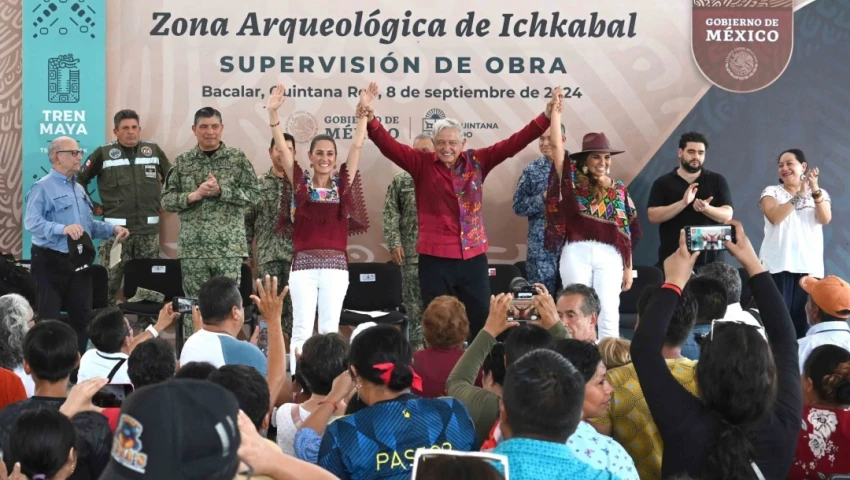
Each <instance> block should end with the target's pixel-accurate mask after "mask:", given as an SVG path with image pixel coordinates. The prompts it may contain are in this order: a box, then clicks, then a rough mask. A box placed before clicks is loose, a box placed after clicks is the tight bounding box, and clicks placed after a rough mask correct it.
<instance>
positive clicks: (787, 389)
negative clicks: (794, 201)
mask: <svg viewBox="0 0 850 480" xmlns="http://www.w3.org/2000/svg"><path fill="white" fill-rule="evenodd" d="M729 223H730V224H731V225H734V227H735V237H736V238H735V243H732V242H726V243H725V245H726V248H727V249H728V250H729V253H731V254H732V255H733V256H734V257H735V259H736V260H738V261H739V262H741V265H743V266H744V268H746V269H747V273H748V274H749V276H750V282H749V283H750V291H752V292H753V298H755V300H756V302H757V303H758V305H759V309H760V312H759V313H760V314H761V318H762V321H763V322H764V332H765V334H766V335H767V340H768V342H770V348H771V350H772V351H773V359H774V362H776V380H777V382H776V384H777V393H776V403H777V408H782V409H783V412H784V413H785V415H784V416H783V417H784V419H785V420H786V421H792V420H793V421H799V419H800V416H801V415H802V408H803V400H802V391H801V390H800V371H799V359H798V353H799V352H798V349H799V345H798V344H797V334H796V332H795V330H794V324H793V322H792V321H791V315H790V314H789V313H788V307H787V306H786V305H785V302H784V301H783V300H782V295H781V294H780V293H779V290H778V289H777V288H776V284H775V283H773V279H772V278H771V276H770V273H768V272H767V271H765V269H764V266H763V265H762V264H761V261H759V258H758V255H756V252H755V250H753V246H752V244H751V243H750V240H749V238H747V234H746V233H745V232H744V227H743V226H742V225H741V222H738V221H737V220H730V221H729Z"/></svg>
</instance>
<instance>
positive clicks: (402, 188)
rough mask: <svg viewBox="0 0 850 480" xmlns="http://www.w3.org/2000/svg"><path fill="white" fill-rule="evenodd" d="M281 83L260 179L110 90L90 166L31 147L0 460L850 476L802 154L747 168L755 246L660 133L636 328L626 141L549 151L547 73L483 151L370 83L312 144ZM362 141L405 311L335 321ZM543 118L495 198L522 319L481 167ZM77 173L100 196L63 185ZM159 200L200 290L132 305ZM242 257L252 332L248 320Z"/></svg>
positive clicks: (37, 472) (1, 325)
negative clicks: (404, 317)
mask: <svg viewBox="0 0 850 480" xmlns="http://www.w3.org/2000/svg"><path fill="white" fill-rule="evenodd" d="M284 91H285V88H284V87H283V85H278V86H277V87H276V88H275V89H274V90H273V91H272V93H271V95H269V98H268V104H267V112H266V115H268V118H269V127H270V129H271V136H272V140H271V144H270V147H269V156H270V158H271V160H272V167H271V168H270V170H269V171H268V172H266V173H264V174H263V175H261V176H260V177H257V176H256V175H255V173H254V170H253V168H252V167H251V164H250V162H249V161H248V160H247V158H246V156H245V155H244V153H242V151H241V150H239V149H238V148H235V147H230V146H226V145H225V144H224V143H223V142H222V141H221V137H222V132H223V128H224V125H223V122H222V116H221V113H220V112H218V111H216V110H214V109H212V108H204V109H201V110H199V111H198V112H197V113H196V115H195V119H194V125H193V127H192V130H193V132H194V133H195V135H196V137H197V139H198V144H197V146H196V147H194V148H193V149H192V150H190V151H189V152H185V153H183V154H181V155H179V156H177V157H176V160H175V162H174V165H173V167H172V166H171V163H170V162H169V160H168V159H167V158H166V155H165V153H164V152H163V151H162V149H161V148H159V146H157V145H156V144H155V143H152V142H144V141H141V140H140V135H141V129H140V127H139V117H138V115H136V114H135V112H132V111H121V112H119V113H118V114H116V116H115V130H114V133H115V135H116V142H113V143H111V144H108V145H105V146H103V147H100V148H99V149H97V150H95V151H94V152H93V153H92V154H91V155H90V156H89V158H88V159H86V161H85V162H84V163H81V161H80V160H81V159H80V154H81V151H80V149H79V146H78V145H77V144H76V142H75V141H74V140H73V139H70V138H67V137H60V138H57V139H56V140H54V141H53V142H52V143H51V145H50V148H49V156H50V161H51V165H52V168H51V170H50V173H49V174H48V175H46V176H45V177H44V178H43V179H41V180H39V181H38V182H36V184H35V185H34V187H33V188H32V190H31V191H30V192H29V193H28V195H27V213H26V218H25V225H26V228H27V229H28V230H29V231H30V233H31V234H32V238H33V250H32V252H31V253H32V275H33V277H34V278H35V281H36V284H37V290H38V291H37V295H35V296H34V297H37V299H38V300H37V301H36V302H33V303H30V301H28V300H26V298H25V297H24V296H21V295H17V294H8V295H3V296H0V383H2V388H0V452H2V460H3V461H2V462H0V479H3V478H11V479H15V480H20V479H24V478H26V479H28V480H64V479H75V480H76V479H97V478H102V479H138V478H157V479H160V478H169V479H171V478H173V479H212V480H215V479H227V480H230V479H247V478H273V479H288V478H310V479H313V478H316V479H322V478H351V479H370V478H393V479H395V478H398V479H404V478H412V477H413V475H414V472H416V473H415V478H423V479H436V478H459V479H462V478H488V479H489V478H493V479H496V478H510V477H513V478H517V479H548V478H552V479H561V478H564V479H567V478H570V479H618V480H632V479H661V478H664V479H668V478H672V479H701V480H714V479H742V480H744V479H747V480H749V479H784V478H792V479H808V478H830V476H831V475H837V474H850V461H848V460H847V458H848V457H847V456H846V455H844V454H843V453H842V452H843V451H844V449H845V448H850V413H848V412H850V327H848V322H847V319H848V318H850V285H849V284H847V283H846V282H845V281H843V280H842V279H840V278H838V277H835V276H828V277H824V274H825V272H824V265H823V263H824V262H823V233H822V228H823V225H826V224H828V223H829V221H830V220H831V211H830V198H829V195H828V193H827V192H826V191H825V190H822V189H820V188H819V186H818V174H819V172H818V169H817V168H810V167H809V164H808V162H807V160H806V158H805V155H804V154H803V152H802V151H800V150H788V151H785V152H782V153H781V154H780V156H779V158H778V160H777V168H778V173H779V177H780V183H779V185H776V186H770V187H767V188H766V189H765V190H764V192H763V193H762V196H761V199H760V207H761V209H762V211H763V213H764V218H765V229H764V236H765V239H764V242H763V245H762V249H761V252H760V253H757V252H756V251H755V250H754V248H753V246H752V244H751V243H750V240H749V237H748V233H747V232H745V231H744V229H743V227H742V226H741V224H740V223H739V222H737V221H735V220H733V213H734V211H733V207H732V199H731V197H732V195H731V193H730V191H729V187H728V185H727V183H726V180H725V179H724V177H723V176H722V175H721V174H719V173H715V172H711V171H708V170H706V169H705V168H704V162H705V155H706V151H707V150H708V140H707V139H706V138H705V137H704V136H702V135H700V134H698V133H694V132H689V133H685V134H683V135H682V137H681V139H680V142H679V149H678V165H677V166H676V168H674V169H673V170H672V171H671V172H669V173H667V174H665V175H663V176H662V177H660V178H659V179H657V180H656V181H655V183H654V184H653V186H652V191H651V193H650V199H649V210H648V217H649V218H648V220H649V222H650V223H653V224H658V225H659V232H660V239H661V241H660V247H659V252H658V255H659V258H658V263H657V268H659V269H661V270H662V271H663V275H664V283H661V284H650V285H643V286H642V290H641V292H639V298H638V301H637V311H638V315H637V322H636V325H635V327H634V335H633V338H632V339H631V340H628V339H626V338H624V336H623V334H624V333H625V332H622V331H621V326H620V319H619V309H620V308H619V302H620V294H621V292H623V291H627V290H629V289H631V288H633V286H634V278H635V275H634V271H635V264H634V263H633V251H634V248H635V245H636V244H637V242H638V241H639V240H640V237H641V228H642V227H641V220H640V219H639V218H638V213H637V209H636V207H635V204H634V201H633V200H632V197H631V196H630V194H629V191H628V188H627V186H626V185H625V184H624V183H623V182H622V181H619V180H616V179H613V178H611V176H610V167H611V162H612V159H613V158H614V157H615V156H616V155H617V154H620V153H623V152H622V150H619V149H616V148H614V147H613V146H612V145H610V143H609V141H608V139H607V137H606V135H605V134H604V133H601V132H595V133H588V134H586V135H584V136H583V139H582V149H581V151H579V152H575V153H570V152H567V151H565V149H564V143H565V141H566V132H565V130H564V128H563V126H562V123H561V115H562V105H561V100H562V96H561V92H560V89H559V88H555V89H554V90H553V95H552V98H551V100H549V101H548V102H547V104H546V106H545V110H544V112H543V113H541V114H540V115H539V116H537V117H536V118H535V119H534V120H532V121H531V122H530V123H529V124H528V125H526V126H525V127H524V128H522V129H521V130H520V131H519V132H517V133H515V134H514V135H513V136H511V137H510V138H508V139H507V140H505V141H503V142H499V143H497V144H495V145H493V146H490V147H486V148H478V149H475V148H466V139H465V136H464V135H463V127H462V123H460V122H458V121H456V120H452V119H444V120H440V121H438V122H436V125H435V127H434V132H433V136H428V135H420V136H418V137H417V138H416V139H415V141H414V143H413V146H412V147H411V146H407V145H404V144H402V143H399V142H397V141H396V140H395V139H393V138H392V136H391V135H389V133H387V131H386V130H385V129H384V127H383V126H382V125H381V123H380V121H379V120H378V119H377V118H376V116H375V115H376V108H377V103H376V101H377V100H378V98H379V97H380V95H379V89H378V86H377V85H376V84H374V83H373V84H370V85H369V86H367V87H366V88H364V89H363V90H362V93H361V95H360V99H359V102H358V104H357V107H356V110H355V115H356V117H357V124H356V127H355V129H354V135H353V139H352V143H351V147H350V149H349V151H348V153H347V157H346V161H345V162H344V163H341V162H338V153H337V146H336V143H335V141H334V139H333V138H332V137H330V136H326V135H318V136H316V137H314V138H313V139H311V142H310V146H309V150H308V158H309V163H310V166H309V168H306V169H305V168H303V167H302V166H301V165H300V164H299V163H298V161H296V153H297V152H296V145H295V142H294V139H293V138H292V137H291V136H290V135H289V134H287V133H285V132H284V131H283V128H282V127H281V120H280V118H281V117H280V114H279V113H278V112H279V110H280V109H281V108H283V106H284V105H285V104H286V99H285V97H284ZM367 138H368V139H369V140H371V141H372V142H373V143H374V144H375V145H376V146H377V147H378V149H379V150H380V152H381V154H382V155H383V156H384V157H386V158H387V159H389V160H390V161H392V162H393V163H395V164H396V165H398V166H399V167H401V168H402V169H403V170H404V173H402V174H400V175H398V176H396V177H395V178H394V179H393V182H392V184H391V185H390V186H389V188H388V191H387V196H386V201H385V208H384V218H383V231H384V234H385V237H386V239H387V247H388V249H389V250H390V254H391V257H392V260H393V262H394V263H395V264H397V265H398V266H399V267H400V268H401V270H402V273H403V275H402V278H403V283H404V286H403V291H404V302H405V305H406V307H407V308H406V310H407V313H408V316H409V322H410V329H409V335H408V336H405V335H404V334H403V333H402V331H401V330H400V329H399V328H397V327H396V326H392V325H380V324H378V325H376V324H374V323H368V324H363V325H361V326H359V327H358V328H357V329H355V330H354V331H353V332H351V333H350V334H347V333H346V332H344V331H343V332H341V331H340V329H339V322H340V318H339V317H340V313H341V310H342V305H343V301H344V299H345V295H346V292H347V287H348V257H347V253H346V251H347V245H348V237H349V236H350V235H354V234H358V233H363V232H365V231H366V230H367V229H368V228H369V219H368V218H367V216H366V210H365V203H364V200H363V191H362V185H361V181H360V174H359V173H358V163H359V160H360V155H361V151H362V148H363V145H364V143H365V141H366V139H367ZM535 139H537V140H538V142H539V147H540V152H541V154H542V156H541V157H540V158H538V159H536V160H534V161H532V162H531V163H529V164H528V166H527V167H526V169H525V170H524V171H523V173H522V176H521V177H520V179H519V182H518V185H517V189H516V193H515V195H514V202H513V208H514V211H515V212H516V213H517V214H518V215H522V216H527V217H528V225H529V229H528V260H527V272H528V277H529V278H528V280H529V281H530V282H532V283H533V285H534V291H535V293H534V295H533V296H532V297H531V303H532V305H533V307H534V310H535V312H536V314H537V316H536V320H534V321H522V322H518V321H512V320H510V318H512V317H513V316H512V315H511V314H510V312H511V309H512V302H513V300H514V298H513V296H512V294H511V293H498V294H497V295H491V292H490V284H489V278H488V270H487V263H488V262H487V258H486V251H487V248H488V240H487V234H486V231H485V229H484V223H483V215H482V209H481V206H482V198H483V197H482V188H483V187H482V185H483V183H484V180H485V179H486V176H487V175H488V174H489V172H490V171H492V169H493V168H495V167H497V166H498V165H499V164H500V163H501V162H503V161H505V160H507V159H508V158H511V157H513V156H514V155H516V154H517V153H519V152H520V151H521V150H522V149H524V148H525V147H526V146H527V145H528V144H530V143H531V142H533V141H534V140H535ZM95 177H96V178H97V182H98V187H99V190H100V192H101V200H102V205H101V204H96V203H95V202H93V201H92V200H91V198H90V197H89V196H88V194H87V192H86V189H85V186H86V185H87V184H88V183H89V182H91V181H92V180H93V179H94V178H95ZM154 192H155V193H156V194H154ZM133 198H135V199H138V201H130V200H131V199H133ZM789 205H790V206H789ZM161 209H163V210H167V211H173V212H177V213H178V214H179V218H180V223H181V228H180V235H179V241H178V257H179V259H180V263H181V268H182V271H183V288H184V291H185V293H186V294H187V296H190V297H193V298H196V300H197V305H196V306H194V307H193V308H192V311H191V314H189V315H185V316H183V321H182V324H181V321H180V320H178V319H181V314H180V313H179V312H176V311H175V310H174V307H173V305H172V303H171V302H165V303H164V304H163V305H162V308H161V310H160V312H159V315H158V317H157V318H156V319H155V321H153V322H150V325H142V321H141V320H139V321H137V322H135V321H134V322H130V321H129V320H128V318H126V317H125V315H124V313H123V311H122V310H121V309H120V308H119V307H118V306H116V305H115V303H116V302H118V301H120V300H121V298H119V297H118V292H120V284H121V281H122V275H123V265H124V264H125V263H127V262H128V261H130V260H132V259H136V258H150V257H156V256H159V249H158V244H159V239H158V237H157V235H156V232H157V228H156V227H155V226H156V225H158V222H159V213H160V210H161ZM100 215H103V220H97V219H96V218H95V217H96V216H100ZM724 224H725V225H731V228H732V229H733V230H734V235H732V236H731V237H730V238H728V239H726V240H725V241H721V244H722V247H723V248H722V249H710V250H705V251H692V250H693V249H692V248H690V247H691V245H690V244H689V243H688V241H687V239H686V237H687V233H686V229H687V228H688V227H700V226H702V227H706V226H708V227H710V226H715V225H724ZM92 238H103V239H109V240H108V241H105V242H103V243H102V244H101V247H100V248H101V249H100V252H99V253H100V255H99V261H100V262H101V263H103V264H104V265H105V266H107V267H108V268H109V287H108V289H109V291H108V295H109V299H110V301H111V302H112V303H113V305H111V306H109V307H107V308H103V309H100V310H98V311H96V312H92V311H91V310H92V306H91V296H92V295H91V294H92V283H91V274H90V271H91V269H90V268H89V267H90V265H91V264H92V263H93V262H94V257H95V256H94V247H93V245H92V242H91V239H92ZM814 244H818V245H817V248H815V246H814ZM116 245H120V252H119V251H118V250H119V247H117V246H116ZM803 246H806V248H801V247H803ZM727 252H728V253H729V254H731V255H732V256H733V257H734V258H735V259H736V260H737V261H738V262H739V263H740V264H741V265H742V266H743V269H744V270H745V271H746V276H745V278H746V279H747V280H742V276H741V275H740V274H739V271H738V269H737V268H735V267H734V266H732V265H731V264H729V263H728V260H729V259H728V258H726V253H727ZM110 255H112V256H114V255H120V257H121V258H120V260H117V259H115V258H113V259H112V260H110V258H109V256H110ZM36 257H38V258H36ZM246 261H247V262H249V263H250V264H251V266H252V267H253V270H254V271H255V273H257V274H258V275H257V279H256V282H255V285H254V287H255V294H254V295H253V296H252V297H251V299H252V301H253V303H254V305H253V307H249V308H253V309H255V310H256V311H257V312H258V314H259V316H260V317H262V319H263V320H264V321H265V324H266V325H267V329H266V331H265V332H264V340H265V345H264V346H265V349H264V350H261V349H260V348H259V347H258V346H257V344H258V335H257V334H256V332H251V331H246V323H247V318H248V316H249V314H248V313H247V311H246V307H245V306H243V299H242V295H241V293H240V290H239V281H240V278H239V277H240V271H241V267H242V263H243V262H246ZM743 281H746V282H747V284H748V286H749V289H748V290H749V292H751V294H752V302H749V303H748V304H742V290H743V285H742V282H743ZM154 293H155V292H154ZM61 308H64V309H65V311H66V312H67V314H68V320H67V322H66V321H60V320H58V318H59V316H58V313H59V310H60V309H61ZM134 320H135V319H134ZM145 327H146V328H145ZM171 329H183V330H184V331H185V333H186V334H187V335H188V337H187V339H186V341H185V344H184V345H182V349H179V350H175V347H174V346H172V344H171V343H170V342H169V341H167V340H166V339H164V338H159V337H160V334H162V333H163V332H165V331H167V330H171ZM178 351H179V354H178Z"/></svg>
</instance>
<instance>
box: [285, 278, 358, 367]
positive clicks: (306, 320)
mask: <svg viewBox="0 0 850 480" xmlns="http://www.w3.org/2000/svg"><path fill="white" fill-rule="evenodd" d="M347 291H348V271H347V270H334V269H316V270H294V271H292V272H291V273H290V274H289V295H291V296H292V339H290V342H289V352H290V364H289V365H290V367H289V370H290V371H291V372H292V373H295V349H296V348H298V349H300V348H301V347H303V346H304V342H306V341H307V340H308V339H309V338H310V337H311V336H312V335H313V325H314V324H315V321H316V306H317V305H318V307H319V333H320V334H325V333H334V332H338V331H339V315H340V313H341V312H342V302H343V300H345V293H346V292H347Z"/></svg>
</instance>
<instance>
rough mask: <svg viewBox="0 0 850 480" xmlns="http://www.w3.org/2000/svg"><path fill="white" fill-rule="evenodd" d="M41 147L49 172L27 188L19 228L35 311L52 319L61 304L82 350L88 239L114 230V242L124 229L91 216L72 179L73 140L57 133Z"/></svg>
mask: <svg viewBox="0 0 850 480" xmlns="http://www.w3.org/2000/svg"><path fill="white" fill-rule="evenodd" d="M47 153H48V155H49V157H50V164H51V168H50V172H48V174H47V175H45V176H44V177H42V178H41V179H40V180H39V181H37V182H35V184H34V185H33V186H32V189H31V190H30V191H29V193H28V194H27V200H26V202H27V213H26V215H25V216H24V228H26V229H27V231H28V232H30V234H31V235H32V274H33V277H35V281H36V283H37V284H38V316H39V318H40V319H43V320H44V319H54V320H55V319H58V318H59V312H60V311H61V310H62V307H63V305H64V307H65V310H66V311H67V312H68V319H69V320H70V323H71V327H73V328H74V331H75V332H76V333H77V341H78V342H79V347H80V352H81V353H82V352H85V351H86V342H87V341H88V335H87V334H86V324H87V323H88V320H89V314H90V312H91V309H92V283H91V274H90V270H89V269H88V268H87V267H88V266H89V265H90V263H91V261H92V260H94V247H93V246H91V239H92V238H100V239H107V238H111V237H112V236H113V235H114V236H115V240H116V241H117V242H123V241H124V239H126V238H127V237H128V236H129V235H130V232H129V231H128V230H127V229H126V228H124V227H122V226H120V225H110V224H108V223H104V222H101V221H98V220H95V219H94V217H93V216H92V203H91V199H89V196H88V195H87V194H86V190H85V189H84V188H83V186H82V185H80V184H78V183H77V182H76V174H77V172H79V171H80V160H81V159H82V153H83V152H82V150H80V146H79V145H77V141H76V140H74V139H73V138H70V137H58V138H56V139H54V140H53V141H52V142H50V148H49V149H48V151H47ZM69 244H74V246H75V247H79V251H70V250H69ZM86 244H87V245H86ZM86 251H88V252H90V258H87V253H84V252H86Z"/></svg>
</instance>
